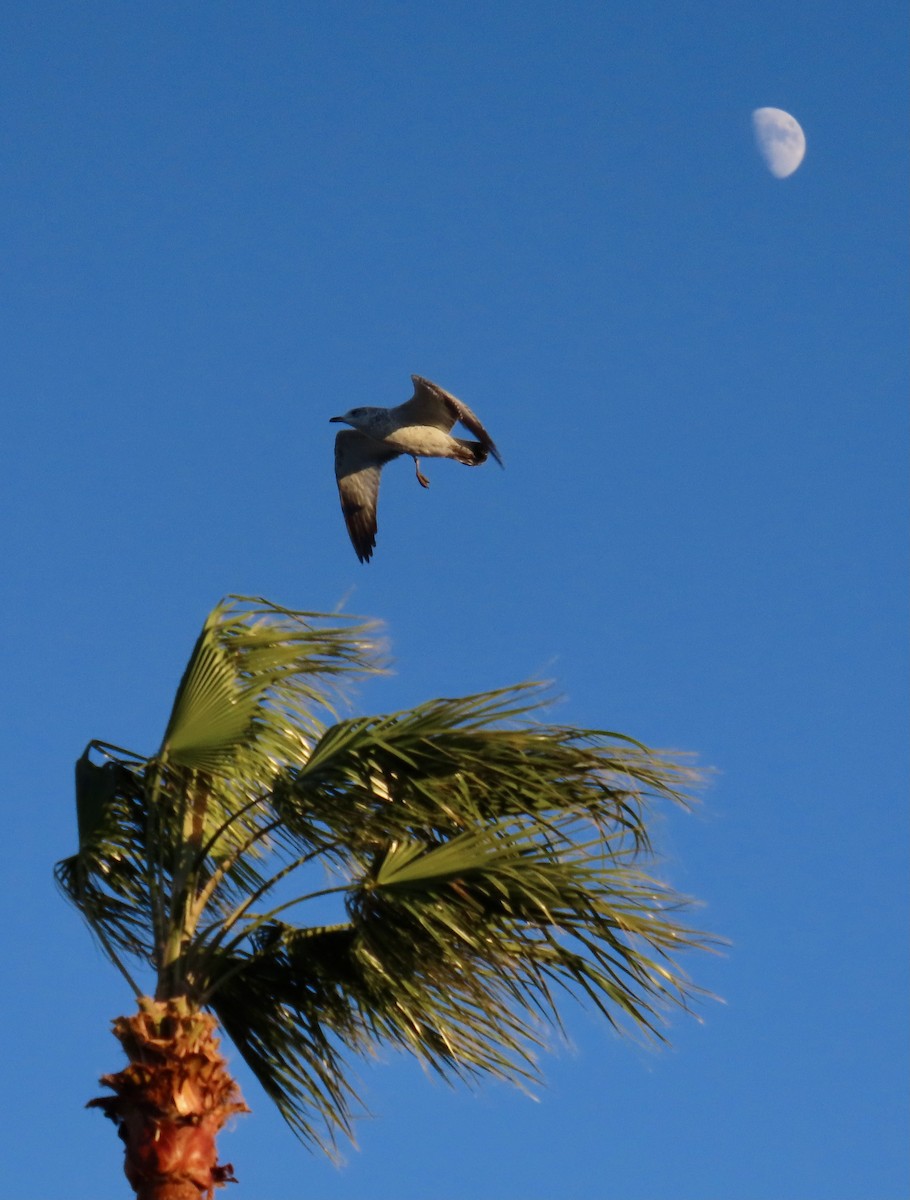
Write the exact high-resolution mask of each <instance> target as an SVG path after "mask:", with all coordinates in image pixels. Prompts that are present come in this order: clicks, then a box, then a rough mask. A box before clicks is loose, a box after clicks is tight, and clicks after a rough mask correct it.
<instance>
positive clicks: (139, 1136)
mask: <svg viewBox="0 0 910 1200" xmlns="http://www.w3.org/2000/svg"><path fill="white" fill-rule="evenodd" d="M215 1028H216V1022H215V1018H214V1017H212V1016H209V1015H208V1014H207V1013H203V1012H200V1011H199V1010H198V1009H195V1008H194V1007H193V1006H192V1005H191V1004H190V1003H189V1002H188V1001H187V1000H186V998H184V997H177V998H175V999H171V1000H150V999H148V998H147V997H143V998H141V999H140V1001H139V1012H138V1013H136V1014H135V1016H132V1017H118V1018H117V1020H116V1021H114V1036H115V1037H117V1038H118V1040H119V1041H120V1043H121V1045H122V1046H123V1048H124V1050H125V1051H126V1055H127V1058H128V1059H129V1064H128V1066H126V1067H125V1068H124V1069H123V1070H122V1071H119V1072H118V1073H117V1074H116V1075H104V1076H102V1078H101V1083H102V1084H104V1086H105V1087H109V1088H110V1089H111V1090H112V1091H113V1093H114V1095H113V1096H99V1097H98V1098H97V1099H95V1100H90V1101H89V1104H88V1107H89V1108H100V1109H101V1110H102V1112H103V1113H104V1114H105V1116H107V1117H110V1118H111V1120H112V1121H114V1122H115V1123H116V1124H117V1128H118V1132H119V1134H120V1137H121V1138H122V1139H123V1141H124V1143H125V1145H126V1151H125V1156H124V1164H123V1169H124V1171H125V1173H126V1177H127V1179H128V1180H129V1181H130V1184H131V1185H132V1187H133V1190H134V1192H135V1193H136V1196H137V1200H200V1197H204V1198H205V1200H210V1198H211V1197H212V1195H213V1193H214V1191H215V1189H216V1188H219V1187H223V1186H224V1185H225V1184H226V1183H233V1182H236V1181H235V1180H234V1175H233V1168H232V1167H231V1165H230V1163H227V1164H225V1165H224V1166H219V1165H218V1151H217V1148H216V1145H215V1139H216V1137H217V1135H218V1132H219V1130H220V1129H221V1128H222V1126H223V1125H224V1123H225V1122H226V1121H227V1120H228V1118H229V1117H230V1116H231V1115H232V1114H233V1113H241V1112H249V1109H248V1108H247V1107H246V1105H245V1104H244V1102H243V1099H242V1097H241V1095H240V1090H239V1088H238V1087H237V1084H236V1083H235V1081H234V1080H233V1079H232V1077H231V1075H230V1074H229V1072H228V1070H227V1064H226V1063H225V1060H224V1058H223V1057H222V1056H221V1054H220V1053H219V1051H218V1044H219V1042H218V1038H217V1037H215Z"/></svg>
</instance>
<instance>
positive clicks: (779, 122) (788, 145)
mask: <svg viewBox="0 0 910 1200" xmlns="http://www.w3.org/2000/svg"><path fill="white" fill-rule="evenodd" d="M752 125H753V127H754V129H755V141H756V142H757V143H758V151H759V153H760V154H761V156H762V158H763V159H764V160H765V163H766V165H767V167H768V170H769V171H770V172H771V174H772V175H775V176H776V177H777V178H778V179H786V177H787V176H788V175H792V174H793V172H794V171H795V170H796V168H797V167H798V166H799V164H800V163H801V162H802V161H803V155H804V154H805V153H806V135H805V134H804V133H803V131H802V129H801V128H800V124H799V121H797V119H796V117H791V116H790V114H789V113H788V112H784V110H783V109H782V108H757V109H756V110H755V112H754V113H753V114H752Z"/></svg>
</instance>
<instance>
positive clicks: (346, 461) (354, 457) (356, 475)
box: [335, 429, 400, 562]
mask: <svg viewBox="0 0 910 1200" xmlns="http://www.w3.org/2000/svg"><path fill="white" fill-rule="evenodd" d="M399 453H400V451H398V450H393V449H391V448H390V447H388V446H384V445H383V444H382V443H381V442H374V441H373V439H372V438H368V437H366V436H365V434H362V433H359V432H358V431H357V430H356V429H343V430H342V431H341V433H339V434H338V435H337V437H336V438H335V479H336V480H337V483H338V495H339V496H340V497H341V511H342V512H343V513H344V521H345V524H346V525H347V527H348V533H349V534H350V537H351V543H352V544H353V546H354V550H355V551H356V553H357V557H358V558H359V559H360V561H361V562H369V561H370V557H371V555H372V553H373V547H374V546H375V545H376V501H377V499H378V496H379V476H380V473H381V471H382V468H383V465H384V464H385V463H387V462H389V461H390V460H391V459H393V458H397V457H398V455H399Z"/></svg>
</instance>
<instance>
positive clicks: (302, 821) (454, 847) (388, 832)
mask: <svg viewBox="0 0 910 1200" xmlns="http://www.w3.org/2000/svg"><path fill="white" fill-rule="evenodd" d="M380 669H381V668H380V665H379V659H378V650H377V648H376V646H375V644H374V643H373V642H372V641H371V638H370V627H369V626H366V625H363V624H355V623H349V622H345V621H344V619H343V618H334V617H333V618H327V617H320V616H319V615H318V614H307V613H296V612H291V611H290V610H287V609H283V608H280V607H278V606H276V605H271V604H269V603H268V602H266V601H264V600H249V599H243V598H239V597H231V598H229V599H228V600H227V601H225V602H224V603H222V604H220V605H219V606H218V607H217V608H216V609H215V610H214V611H213V613H212V614H211V615H210V617H209V618H208V620H207V621H206V623H205V626H204V628H203V630H202V633H201V634H200V636H199V638H198V640H197V642H196V645H195V647H194V649H193V652H192V654H191V656H190V660H189V663H188V665H187V667H186V670H185V672H184V674H183V677H182V679H181V682H180V685H179V687H178V690H177V695H176V698H175V701H174V705H173V708H172V711H171V715H170V719H169V720H168V723H167V726H166V730H165V734H164V738H163V740H162V742H161V745H160V748H159V750H158V752H157V753H156V754H154V755H151V756H149V757H147V758H142V757H139V756H136V755H133V754H130V753H129V752H127V751H120V750H118V749H117V748H115V747H105V746H103V745H102V744H101V743H93V744H92V745H91V746H90V747H89V750H88V751H87V752H86V755H84V756H83V759H81V760H80V765H79V767H78V770H77V805H78V813H79V829H80V845H79V851H78V853H77V854H76V855H74V856H73V857H72V858H70V859H67V860H64V862H62V863H60V864H58V868H57V874H58V880H59V882H60V884H61V886H62V888H63V889H64V891H65V892H66V894H67V895H68V897H69V898H70V899H71V900H72V901H73V902H74V903H75V904H76V905H77V906H78V907H79V908H80V910H81V911H82V913H83V915H84V916H85V918H86V920H87V921H88V923H89V925H90V926H91V927H92V928H93V930H94V931H95V933H96V934H97V936H98V937H99V940H100V941H101V943H102V945H103V947H104V949H105V950H106V951H107V953H108V954H109V955H110V956H111V958H112V959H113V960H114V961H115V962H116V963H117V965H118V966H119V967H120V969H121V970H122V971H123V972H124V974H125V975H126V976H127V978H128V979H129V978H130V976H129V974H128V972H127V969H126V967H125V965H124V959H128V958H130V957H136V958H139V959H141V960H143V961H144V962H145V963H146V964H147V965H149V966H151V967H152V969H153V970H154V972H155V973H156V977H157V985H158V992H157V995H158V997H159V999H169V998H171V997H187V998H188V999H189V1001H190V1002H191V1003H192V1004H195V1005H208V1006H209V1007H211V1008H212V1009H213V1010H214V1011H215V1012H216V1014H217V1015H218V1018H219V1020H220V1021H221V1023H222V1024H223V1026H224V1028H225V1030H226V1031H227V1033H228V1034H229V1036H230V1037H231V1038H232V1039H233V1041H234V1042H235V1044H236V1046H237V1048H238V1050H239V1051H240V1053H241V1054H242V1055H243V1057H244V1058H245V1059H246V1061H247V1062H248V1064H249V1065H250V1067H251V1069H252V1070H253V1071H254V1072H255V1074H256V1075H257V1077H258V1078H259V1080H260V1082H261V1083H262V1085H263V1087H264V1088H265V1089H266V1091H267V1092H268V1094H269V1095H270V1096H271V1097H272V1098H273V1099H274V1101H275V1102H276V1104H277V1105H278V1106H279V1108H280V1110H281V1112H282V1113H283V1115H284V1116H285V1118H286V1119H287V1120H288V1122H289V1123H290V1124H291V1126H292V1127H293V1128H294V1130H295V1131H296V1132H297V1133H298V1134H299V1135H300V1136H301V1137H303V1138H304V1139H305V1140H309V1141H317V1142H319V1143H320V1144H323V1145H326V1146H329V1147H330V1146H331V1145H332V1144H333V1143H334V1140H335V1138H336V1136H337V1135H338V1134H345V1135H349V1134H350V1132H351V1122H352V1119H353V1115H354V1107H355V1105H356V1094H355V1089H354V1086H353V1083H352V1081H351V1076H350V1065H349V1061H348V1055H349V1054H351V1053H353V1054H364V1053H369V1052H370V1051H372V1050H374V1049H375V1048H377V1047H379V1046H381V1045H389V1046H393V1047H397V1048H402V1049H405V1050H407V1051H409V1052H412V1053H414V1054H416V1055H417V1056H418V1057H419V1058H420V1059H421V1060H422V1061H423V1062H424V1063H425V1064H426V1065H427V1066H429V1067H430V1068H432V1069H433V1070H435V1071H437V1072H439V1073H440V1074H441V1075H442V1076H443V1077H445V1078H446V1079H450V1080H453V1079H457V1078H462V1079H468V1080H470V1079H473V1078H476V1077H479V1076H483V1075H493V1076H496V1077H499V1078H503V1079H508V1080H511V1081H512V1082H515V1083H518V1084H523V1083H527V1082H529V1081H531V1080H533V1079H534V1078H535V1077H536V1067H535V1058H534V1056H535V1051H536V1049H537V1048H539V1047H540V1046H541V1045H543V1044H544V1043H545V1041H546V1038H547V1030H548V1028H550V1027H552V1026H554V1025H555V1026H557V1027H558V1024H559V1007H558V1002H559V999H560V997H561V995H562V994H568V995H571V996H573V997H575V998H577V999H580V1000H582V1001H584V1000H587V1001H589V1002H591V1003H593V1004H594V1005H595V1006H596V1007H597V1008H598V1009H599V1010H600V1011H601V1012H602V1013H603V1014H604V1015H605V1016H606V1017H607V1018H608V1019H609V1020H610V1021H611V1022H613V1023H614V1024H616V1025H617V1026H619V1027H625V1028H630V1029H637V1030H641V1031H643V1032H645V1033H648V1034H654V1035H656V1036H661V1022H662V1019H663V1014H664V1012H665V1011H666V1010H667V1008H668V1007H671V1006H673V1005H677V1006H682V1007H685V1006H686V1005H687V1003H688V1000H689V998H690V997H691V996H692V995H693V994H696V993H697V989H696V988H694V987H693V986H692V985H691V984H690V982H689V980H688V979H687V978H686V976H685V975H684V974H683V973H682V972H681V970H680V969H679V967H678V966H677V962H676V959H677V955H678V953H679V952H680V951H681V950H685V949H688V948H706V947H707V946H709V945H710V941H711V939H710V938H708V937H706V936H705V935H702V934H699V933H698V932H695V931H693V930H691V929H690V928H689V927H688V926H687V925H686V924H685V920H684V917H685V901H684V900H683V898H681V897H679V896H677V895H676V893H674V892H673V891H672V890H670V889H669V888H666V887H664V886H662V885H660V884H659V883H656V882H655V881H654V880H653V879H652V878H650V876H649V874H648V872H647V871H646V869H645V868H646V865H647V856H648V851H649V845H650V843H649V823H650V807H651V804H652V802H653V801H655V800H670V801H671V802H674V803H680V804H686V803H687V802H688V794H689V790H690V789H691V787H692V786H693V784H695V783H696V782H697V776H696V774H695V773H694V772H693V771H692V770H691V769H690V768H689V767H688V766H687V765H686V763H685V762H684V761H683V762H681V761H679V760H678V759H677V758H676V757H674V756H670V755H666V754H663V753H660V752H655V751H652V750H649V749H648V748H647V747H645V746H643V745H641V744H640V743H637V742H635V741H632V740H631V739H628V738H625V737H623V736H622V735H619V734H614V733H609V732H604V731H598V730H589V729H577V728H574V727H571V726H563V725H557V724H552V723H547V721H546V720H545V719H544V714H543V712H542V706H543V703H544V701H545V699H546V697H545V694H544V693H543V691H542V690H541V689H540V688H539V687H537V686H536V685H530V686H528V685H524V686H519V687H513V688H506V689H501V690H498V691H492V692H486V693H480V694H478V695H472V696H466V697H461V698H455V699H440V700H433V701H430V702H428V703H426V704H422V705H418V706H416V707H415V708H413V709H410V710H407V711H404V712H397V713H392V714H387V715H381V716H372V717H359V718H353V719H348V720H340V721H335V723H334V724H327V722H328V721H329V720H330V719H331V718H332V717H334V715H335V714H334V707H333V706H334V704H335V702H336V700H337V698H338V695H339V694H340V692H341V688H342V686H343V684H344V682H345V681H346V680H347V679H348V678H352V677H355V676H356V675H358V674H363V673H364V672H370V671H378V670H380ZM90 752H91V754H94V757H91V754H90ZM99 756H100V758H101V762H100V763H98V762H95V761H94V760H95V758H98V757H99ZM318 864H321V865H323V866H325V867H327V868H328V869H329V870H330V871H331V872H332V873H333V874H332V877H331V878H330V879H326V878H325V876H324V875H323V874H321V873H317V875H316V877H315V878H314V867H316V866H317V865H318ZM325 903H334V904H335V906H336V907H337V909H338V910H339V914H338V915H339V916H343V917H344V920H343V921H342V922H341V923H340V924H338V925H334V926H321V925H315V926H314V925H313V918H312V917H311V915H310V914H311V913H312V912H314V911H315V912H316V913H317V914H318V915H317V916H316V918H315V920H316V921H319V920H325V919H327V918H326V917H325V916H324V914H323V910H322V909H321V908H319V907H315V908H314V905H317V904H325ZM130 982H131V984H132V981H131V980H130Z"/></svg>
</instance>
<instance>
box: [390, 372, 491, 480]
mask: <svg viewBox="0 0 910 1200" xmlns="http://www.w3.org/2000/svg"><path fill="white" fill-rule="evenodd" d="M411 378H412V379H413V381H414V395H413V396H412V397H411V399H410V400H408V401H407V402H406V403H404V404H399V405H398V407H397V408H396V409H393V412H394V413H395V415H396V417H397V418H398V419H399V420H400V422H401V424H402V425H430V426H432V427H433V428H435V429H441V430H443V432H445V433H449V432H450V431H451V429H452V426H453V425H454V424H455V422H456V421H460V422H461V423H462V425H464V427H465V429H467V430H468V431H469V432H470V433H473V434H474V436H475V437H476V438H477V440H478V441H479V442H480V444H481V446H483V448H484V449H485V450H487V451H488V452H489V453H490V454H492V455H493V457H494V458H495V459H496V461H497V462H498V463H499V465H500V466H502V465H503V464H502V458H501V457H500V454H499V451H498V450H497V449H496V443H495V442H494V441H493V439H492V438H491V437H490V435H489V434H488V433H487V431H486V430H485V429H484V427H483V425H481V423H480V421H479V420H478V419H477V417H476V416H475V415H474V413H473V412H471V410H470V409H469V408H468V406H467V405H466V404H463V403H462V402H461V401H460V400H459V399H458V397H457V396H453V395H452V393H451V392H447V391H445V389H444V388H441V387H440V386H439V385H438V384H436V383H431V382H430V380H429V379H424V378H423V376H421V375H412V376H411Z"/></svg>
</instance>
